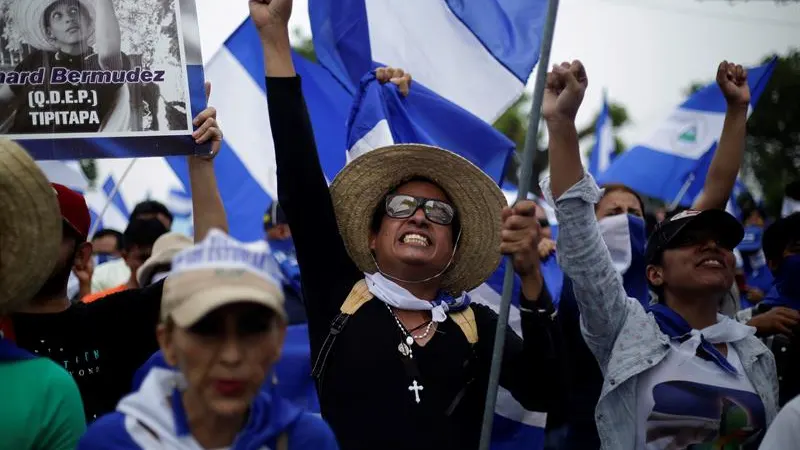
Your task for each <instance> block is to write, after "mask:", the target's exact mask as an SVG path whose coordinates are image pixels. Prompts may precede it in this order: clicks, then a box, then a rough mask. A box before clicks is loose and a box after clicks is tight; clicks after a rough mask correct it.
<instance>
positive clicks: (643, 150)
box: [598, 59, 775, 206]
mask: <svg viewBox="0 0 800 450" xmlns="http://www.w3.org/2000/svg"><path fill="white" fill-rule="evenodd" d="M774 67H775V60H774V59H773V60H772V61H771V62H769V63H767V64H765V65H763V66H759V67H753V68H749V69H748V84H749V85H750V93H751V98H752V99H751V102H750V109H749V111H748V114H750V113H751V112H752V109H753V106H754V105H755V104H756V103H757V102H758V99H759V98H760V97H761V94H762V93H763V92H764V88H765V87H766V85H767V83H768V82H769V79H770V76H771V75H772V71H773V69H774ZM725 110H726V102H725V98H724V97H723V95H722V91H721V90H720V89H719V87H718V86H717V85H716V83H712V84H709V85H707V86H705V87H704V88H702V89H700V90H699V91H697V92H696V93H694V94H692V96H691V97H689V98H688V99H687V100H686V101H685V102H684V103H683V104H682V105H681V106H680V107H678V108H677V109H676V110H675V111H673V112H672V114H671V115H670V116H669V117H668V118H667V120H666V121H665V122H664V123H662V124H661V125H660V126H659V127H658V129H656V131H655V132H654V133H653V135H652V136H651V137H650V138H649V139H648V140H646V141H645V142H643V143H641V144H639V145H636V146H634V147H633V148H631V149H630V150H628V151H626V152H625V153H623V154H621V155H619V156H618V157H617V158H616V159H615V160H614V161H613V163H612V164H611V165H610V166H609V167H608V170H606V171H605V172H604V173H602V174H601V175H600V177H599V178H598V182H600V183H601V184H603V183H622V184H624V185H626V186H628V187H630V188H632V189H634V190H636V191H637V192H639V193H641V194H644V195H647V196H650V197H655V198H659V199H661V200H664V201H667V202H672V201H673V200H675V199H676V198H678V196H679V193H681V191H682V190H684V189H685V188H684V185H685V184H687V183H690V186H689V187H688V189H686V192H685V195H683V196H682V197H681V199H680V204H681V205H683V206H690V205H691V204H692V202H693V201H694V199H695V198H696V197H697V195H698V194H699V193H700V191H701V190H702V188H703V185H704V184H705V178H706V174H707V173H708V167H709V165H710V164H711V160H712V158H713V156H714V151H715V150H716V148H717V140H718V139H719V136H720V134H721V133H722V124H723V122H724V120H725ZM690 179H691V181H688V180H690Z"/></svg>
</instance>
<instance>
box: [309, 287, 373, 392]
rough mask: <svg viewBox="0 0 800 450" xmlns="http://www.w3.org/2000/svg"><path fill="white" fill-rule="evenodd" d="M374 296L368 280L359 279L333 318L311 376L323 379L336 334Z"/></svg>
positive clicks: (318, 379)
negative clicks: (368, 286) (368, 285)
mask: <svg viewBox="0 0 800 450" xmlns="http://www.w3.org/2000/svg"><path fill="white" fill-rule="evenodd" d="M372 298H373V295H372V292H370V291H369V289H368V288H367V281H366V280H363V279H362V280H359V281H358V282H357V283H356V284H355V285H354V286H353V289H352V290H351V291H350V294H348V295H347V298H346V299H345V300H344V303H342V306H341V307H340V308H339V311H340V312H339V314H338V315H337V316H336V317H334V318H333V321H332V322H331V329H330V331H329V332H328V336H327V337H326V338H325V342H323V343H322V348H321V349H320V351H319V355H317V359H316V361H314V368H313V369H312V370H311V376H312V377H314V378H315V379H316V380H317V381H318V382H321V381H322V374H323V372H324V371H325V363H327V361H328V356H329V355H330V353H331V350H332V349H333V343H334V342H336V336H338V335H339V333H341V332H342V330H344V327H345V325H347V321H348V320H350V316H352V315H353V314H355V313H356V311H358V310H359V308H361V307H362V306H364V304H365V303H367V302H368V301H370V300H372Z"/></svg>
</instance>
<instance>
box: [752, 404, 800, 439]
mask: <svg viewBox="0 0 800 450" xmlns="http://www.w3.org/2000/svg"><path fill="white" fill-rule="evenodd" d="M797 424H800V397H795V398H794V400H792V401H790V402H789V403H787V404H786V405H785V406H784V407H783V409H781V412H779V413H778V415H777V417H775V420H774V421H773V422H772V425H771V426H770V427H769V430H767V435H766V436H764V440H763V441H761V446H760V447H759V450H787V449H792V448H797V447H796V446H797V443H798V442H800V427H798V426H797Z"/></svg>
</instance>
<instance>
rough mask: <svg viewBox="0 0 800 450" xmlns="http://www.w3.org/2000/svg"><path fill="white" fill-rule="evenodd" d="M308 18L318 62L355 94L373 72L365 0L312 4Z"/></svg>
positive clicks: (313, 0)
mask: <svg viewBox="0 0 800 450" xmlns="http://www.w3.org/2000/svg"><path fill="white" fill-rule="evenodd" d="M308 15H309V19H310V21H311V29H312V30H313V33H312V34H313V36H314V52H315V53H316V55H317V60H318V61H319V62H320V63H321V64H322V65H323V66H325V68H326V69H328V70H329V71H330V72H331V73H332V74H333V76H334V77H336V79H337V80H339V82H340V83H342V84H343V85H344V87H345V88H346V89H347V90H348V91H349V92H350V94H355V92H356V90H357V89H358V84H359V80H361V77H362V76H364V74H365V73H367V71H369V70H370V69H371V68H372V51H371V49H370V43H369V26H368V25H367V8H366V5H365V4H364V0H335V1H334V0H309V2H308Z"/></svg>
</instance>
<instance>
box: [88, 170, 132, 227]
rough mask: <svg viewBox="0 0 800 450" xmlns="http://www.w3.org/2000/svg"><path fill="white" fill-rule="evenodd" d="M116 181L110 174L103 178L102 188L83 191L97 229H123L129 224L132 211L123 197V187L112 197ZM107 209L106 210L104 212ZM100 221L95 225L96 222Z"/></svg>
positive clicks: (93, 225) (93, 224)
mask: <svg viewBox="0 0 800 450" xmlns="http://www.w3.org/2000/svg"><path fill="white" fill-rule="evenodd" d="M115 183H116V182H115V181H114V178H113V177H112V176H111V175H109V176H107V177H106V178H105V180H103V184H102V186H101V189H90V190H87V191H86V192H84V193H83V196H84V198H85V199H86V205H87V206H88V207H89V215H90V216H91V219H92V227H93V228H94V229H95V230H101V229H103V228H111V229H114V230H117V231H123V230H125V228H126V227H127V226H128V218H129V216H130V213H129V212H128V207H127V205H126V203H125V201H124V200H123V198H122V192H121V189H118V190H117V193H116V195H114V197H113V198H111V197H110V194H111V193H112V191H113V189H114V186H115V185H116V184H115ZM103 210H105V212H103ZM101 215H102V217H101ZM98 221H100V223H98V224H97V225H96V226H95V223H97V222H98Z"/></svg>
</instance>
